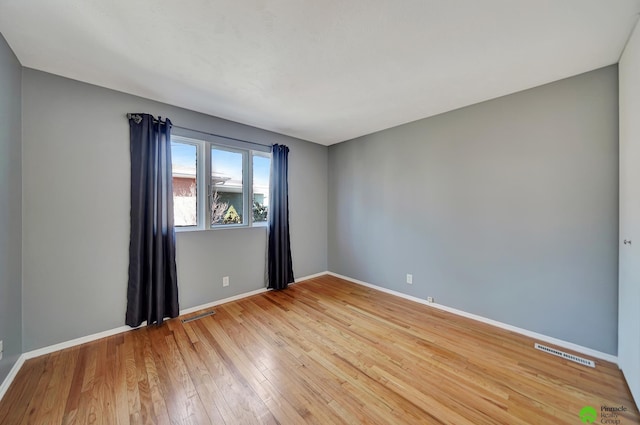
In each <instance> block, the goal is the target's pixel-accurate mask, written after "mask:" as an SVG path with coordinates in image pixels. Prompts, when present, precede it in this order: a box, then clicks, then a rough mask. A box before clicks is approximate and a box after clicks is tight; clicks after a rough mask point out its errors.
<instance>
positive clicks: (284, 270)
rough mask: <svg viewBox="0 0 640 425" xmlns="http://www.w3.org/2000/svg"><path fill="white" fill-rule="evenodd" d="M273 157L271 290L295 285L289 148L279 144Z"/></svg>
mask: <svg viewBox="0 0 640 425" xmlns="http://www.w3.org/2000/svg"><path fill="white" fill-rule="evenodd" d="M271 153H272V154H271V189H270V194H269V208H270V211H269V214H268V221H269V241H268V254H267V274H268V285H267V287H268V288H271V289H285V288H286V287H287V286H288V285H289V283H293V281H294V278H293V262H292V261H291V238H290V236H289V185H288V173H289V159H288V157H289V148H288V147H286V146H284V145H277V144H276V145H273V147H272V151H271Z"/></svg>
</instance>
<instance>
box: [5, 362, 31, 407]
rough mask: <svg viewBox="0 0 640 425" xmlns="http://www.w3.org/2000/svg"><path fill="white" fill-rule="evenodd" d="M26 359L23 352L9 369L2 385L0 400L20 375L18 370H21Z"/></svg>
mask: <svg viewBox="0 0 640 425" xmlns="http://www.w3.org/2000/svg"><path fill="white" fill-rule="evenodd" d="M25 360H26V358H25V356H24V354H21V355H20V357H18V360H16V362H15V363H14V364H13V367H12V368H11V370H10V371H9V374H8V375H7V377H6V378H4V381H2V385H0V400H2V397H4V395H5V393H6V392H7V390H8V389H9V386H11V383H12V382H13V380H14V379H16V375H18V372H19V371H20V368H21V367H22V365H23V364H24V361H25Z"/></svg>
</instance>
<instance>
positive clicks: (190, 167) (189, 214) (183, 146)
mask: <svg viewBox="0 0 640 425" xmlns="http://www.w3.org/2000/svg"><path fill="white" fill-rule="evenodd" d="M197 152H198V150H197V148H196V146H195V145H190V144H188V143H180V142H173V141H172V142H171V171H172V173H173V221H174V223H175V225H176V226H197V225H198V203H197V195H198V185H197V184H196V170H197V162H198V161H197Z"/></svg>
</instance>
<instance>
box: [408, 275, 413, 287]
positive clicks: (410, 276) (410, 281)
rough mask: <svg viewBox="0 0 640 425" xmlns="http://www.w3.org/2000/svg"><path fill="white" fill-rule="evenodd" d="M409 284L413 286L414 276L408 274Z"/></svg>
mask: <svg viewBox="0 0 640 425" xmlns="http://www.w3.org/2000/svg"><path fill="white" fill-rule="evenodd" d="M407 283H408V284H409V285H413V275H412V274H407Z"/></svg>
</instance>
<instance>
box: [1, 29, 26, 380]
mask: <svg viewBox="0 0 640 425" xmlns="http://www.w3.org/2000/svg"><path fill="white" fill-rule="evenodd" d="M21 80H22V67H21V66H20V63H19V62H18V60H17V59H16V57H15V55H14V54H13V52H12V51H11V49H10V48H9V46H8V45H7V42H6V41H5V39H4V37H3V36H2V34H0V340H3V341H4V355H3V358H2V360H0V383H2V381H3V380H4V378H5V377H6V376H7V374H8V373H9V371H10V370H11V367H12V366H13V364H14V363H15V362H16V360H17V359H18V356H19V355H20V354H21V353H22V299H21V294H22V169H21V167H22V147H21V137H22V136H21V131H22V124H21V102H22V100H21V87H22V82H21Z"/></svg>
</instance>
